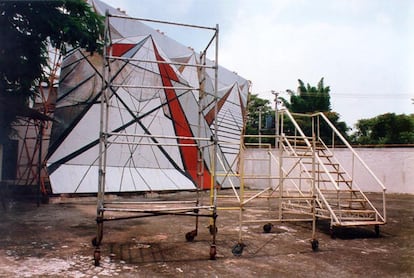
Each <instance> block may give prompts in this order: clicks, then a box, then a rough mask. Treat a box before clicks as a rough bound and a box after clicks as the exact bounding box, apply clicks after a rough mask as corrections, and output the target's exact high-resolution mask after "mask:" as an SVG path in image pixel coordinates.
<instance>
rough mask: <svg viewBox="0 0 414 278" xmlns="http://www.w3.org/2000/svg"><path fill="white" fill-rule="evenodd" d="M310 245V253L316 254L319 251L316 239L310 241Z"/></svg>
mask: <svg viewBox="0 0 414 278" xmlns="http://www.w3.org/2000/svg"><path fill="white" fill-rule="evenodd" d="M311 244H312V251H314V252H316V251H318V250H319V241H318V240H317V239H313V240H312V241H311Z"/></svg>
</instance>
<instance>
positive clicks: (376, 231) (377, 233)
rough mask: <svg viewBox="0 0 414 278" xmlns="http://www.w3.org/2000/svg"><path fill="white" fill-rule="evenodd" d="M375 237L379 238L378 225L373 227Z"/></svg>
mask: <svg viewBox="0 0 414 278" xmlns="http://www.w3.org/2000/svg"><path fill="white" fill-rule="evenodd" d="M375 236H376V237H379V236H380V227H379V225H375Z"/></svg>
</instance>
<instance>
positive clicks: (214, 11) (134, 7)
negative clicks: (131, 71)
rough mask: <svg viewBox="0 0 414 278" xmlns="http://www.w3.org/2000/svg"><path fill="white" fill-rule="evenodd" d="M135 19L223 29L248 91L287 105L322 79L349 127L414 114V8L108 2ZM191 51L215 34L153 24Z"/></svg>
mask: <svg viewBox="0 0 414 278" xmlns="http://www.w3.org/2000/svg"><path fill="white" fill-rule="evenodd" d="M104 2H105V3H107V4H109V5H111V6H113V7H115V8H120V9H122V10H124V11H126V13H127V14H128V15H130V16H132V17H138V18H147V19H156V20H165V21H170V22H178V23H187V24H193V25H199V26H207V27H215V26H216V25H217V24H218V26H219V50H218V62H219V64H220V65H221V66H224V67H225V68H227V69H229V70H231V71H234V72H237V73H238V74H239V75H240V76H242V77H243V78H245V79H248V80H250V81H251V82H252V89H251V92H252V93H254V94H258V95H259V97H261V98H265V99H269V100H270V101H271V103H272V107H273V105H274V102H273V101H274V96H273V95H272V93H271V92H272V91H276V92H279V95H280V96H281V97H284V98H286V99H289V95H288V94H287V92H286V90H287V89H289V90H292V91H296V90H297V87H298V79H301V80H302V81H303V82H304V83H305V84H307V83H309V84H310V85H311V86H316V85H317V84H318V82H319V80H320V79H321V78H324V84H325V86H329V87H330V89H331V92H330V95H331V108H332V110H333V111H335V112H338V113H339V114H340V120H342V121H345V122H346V123H347V125H348V126H350V127H353V125H354V124H355V123H356V122H357V121H358V120H359V119H367V118H372V117H375V116H378V115H380V114H384V113H396V114H412V113H414V100H412V99H414V82H413V81H414V31H413V30H414V28H413V26H414V1H411V0H255V1H253V0H138V1H137V0H104ZM148 25H150V26H152V27H154V28H156V29H160V30H161V31H163V32H164V33H165V34H166V35H167V36H169V37H171V38H173V39H175V40H177V41H179V42H180V43H182V44H184V45H187V46H191V47H193V48H194V49H195V50H196V51H200V50H202V49H204V48H205V46H206V44H207V42H208V39H209V38H210V37H211V34H206V33H202V34H201V33H200V34H199V33H197V34H195V33H191V32H190V33H188V32H189V31H188V29H187V30H182V29H180V28H176V27H173V28H168V26H166V25H162V26H158V25H155V24H153V25H151V24H148Z"/></svg>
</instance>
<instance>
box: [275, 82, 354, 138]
mask: <svg viewBox="0 0 414 278" xmlns="http://www.w3.org/2000/svg"><path fill="white" fill-rule="evenodd" d="M298 82H299V86H298V91H297V93H293V92H292V91H291V90H288V91H289V92H291V95H290V101H287V100H285V99H282V101H283V103H284V105H285V106H286V108H288V109H289V111H291V112H293V113H302V114H306V113H314V112H323V113H324V114H325V116H327V118H328V119H329V120H330V121H331V122H332V124H333V125H334V126H335V127H336V128H337V129H338V131H339V132H340V133H341V134H342V135H343V136H344V137H345V138H347V131H348V129H349V128H348V127H347V125H346V123H345V122H342V121H339V114H338V113H336V112H333V111H331V102H330V94H329V92H330V87H329V86H327V87H325V85H324V79H323V77H322V78H321V80H320V81H319V82H318V85H317V86H316V87H315V86H311V85H310V84H309V83H308V84H307V85H306V86H305V83H304V82H303V81H302V80H300V79H299V80H298ZM298 123H299V126H300V127H301V128H302V130H303V131H304V133H305V134H306V135H307V136H311V135H312V122H311V121H310V120H306V119H298ZM284 125H285V127H286V130H289V129H290V130H293V126H292V124H291V123H290V122H288V121H287V122H285V123H284ZM319 136H320V137H321V138H322V140H323V141H324V142H325V143H327V144H330V143H332V142H331V141H332V135H331V128H330V127H329V126H328V125H327V124H326V123H323V122H321V125H320V134H319ZM338 143H339V142H338Z"/></svg>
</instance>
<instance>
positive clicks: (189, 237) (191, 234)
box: [185, 230, 197, 242]
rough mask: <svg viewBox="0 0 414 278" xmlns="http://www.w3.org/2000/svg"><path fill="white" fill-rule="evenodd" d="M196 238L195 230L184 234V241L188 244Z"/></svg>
mask: <svg viewBox="0 0 414 278" xmlns="http://www.w3.org/2000/svg"><path fill="white" fill-rule="evenodd" d="M196 236H197V230H193V231H191V232H188V233H186V234H185V239H186V240H187V241H188V242H192V241H194V238H195V237H196Z"/></svg>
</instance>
